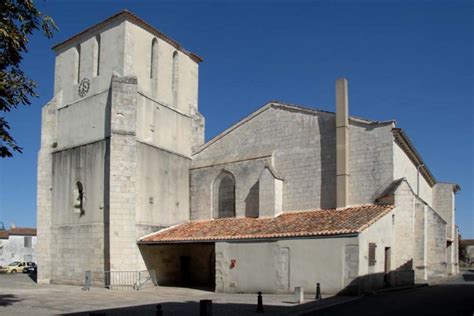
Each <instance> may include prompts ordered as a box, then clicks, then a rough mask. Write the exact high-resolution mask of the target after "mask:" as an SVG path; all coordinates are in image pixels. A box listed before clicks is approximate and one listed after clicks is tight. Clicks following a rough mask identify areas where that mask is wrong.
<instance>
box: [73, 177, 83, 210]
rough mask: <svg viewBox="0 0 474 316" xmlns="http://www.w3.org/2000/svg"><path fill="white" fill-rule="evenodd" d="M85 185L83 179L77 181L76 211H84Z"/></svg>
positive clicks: (75, 194)
mask: <svg viewBox="0 0 474 316" xmlns="http://www.w3.org/2000/svg"><path fill="white" fill-rule="evenodd" d="M84 201H85V195H84V187H83V186H82V183H81V181H77V182H76V187H75V188H74V211H75V212H76V213H81V214H82V213H83V212H84Z"/></svg>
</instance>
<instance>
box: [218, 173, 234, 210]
mask: <svg viewBox="0 0 474 316" xmlns="http://www.w3.org/2000/svg"><path fill="white" fill-rule="evenodd" d="M213 194H214V198H213V199H214V217H217V218H223V217H235V179H234V176H233V175H232V174H231V173H230V172H228V171H222V172H221V174H220V175H219V176H218V177H217V178H216V180H215V181H214V186H213Z"/></svg>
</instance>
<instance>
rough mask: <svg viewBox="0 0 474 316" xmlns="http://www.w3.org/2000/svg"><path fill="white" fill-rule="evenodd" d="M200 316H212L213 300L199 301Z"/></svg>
mask: <svg viewBox="0 0 474 316" xmlns="http://www.w3.org/2000/svg"><path fill="white" fill-rule="evenodd" d="M199 316H212V300H200V301H199Z"/></svg>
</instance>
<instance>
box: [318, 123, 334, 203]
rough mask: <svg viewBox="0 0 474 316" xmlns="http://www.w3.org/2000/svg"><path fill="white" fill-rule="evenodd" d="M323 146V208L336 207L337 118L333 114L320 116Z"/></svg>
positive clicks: (321, 145) (320, 133) (321, 143)
mask: <svg viewBox="0 0 474 316" xmlns="http://www.w3.org/2000/svg"><path fill="white" fill-rule="evenodd" d="M318 121H319V124H318V126H319V135H320V148H321V156H320V161H321V194H320V195H319V196H320V197H321V200H320V203H321V208H323V209H328V208H334V207H336V133H335V130H336V129H335V126H336V119H335V117H333V116H326V115H323V116H319V117H318Z"/></svg>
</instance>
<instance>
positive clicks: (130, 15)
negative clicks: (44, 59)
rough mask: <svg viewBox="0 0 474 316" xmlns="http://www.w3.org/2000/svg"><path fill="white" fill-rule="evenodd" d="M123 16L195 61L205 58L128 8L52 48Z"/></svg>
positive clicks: (55, 47) (55, 48) (65, 43)
mask: <svg viewBox="0 0 474 316" xmlns="http://www.w3.org/2000/svg"><path fill="white" fill-rule="evenodd" d="M121 17H124V18H125V19H129V20H130V21H131V22H135V23H136V24H137V25H138V26H141V27H142V28H143V29H145V30H147V31H148V32H150V33H153V34H154V35H155V36H157V37H159V38H161V39H162V40H164V41H165V42H167V43H168V44H170V45H171V46H173V47H175V48H176V49H177V50H179V51H181V52H182V53H183V54H185V55H187V56H189V57H190V58H191V59H192V60H194V61H195V62H197V63H199V62H202V61H203V59H202V58H201V57H200V56H198V55H197V54H194V53H193V52H191V51H189V50H187V49H185V48H184V47H183V46H182V45H181V44H180V43H178V42H177V41H175V40H174V39H172V38H171V37H169V36H168V35H166V34H165V33H163V32H161V31H160V30H158V29H157V28H156V27H154V26H153V25H151V24H150V23H148V22H146V21H145V20H143V19H142V18H140V17H138V16H137V15H135V14H134V13H132V12H131V11H129V10H127V9H124V10H121V11H119V12H117V13H115V14H113V15H111V16H109V17H108V18H105V19H104V20H102V21H100V22H98V23H96V24H93V25H92V26H89V27H87V28H86V29H84V30H82V31H80V32H79V33H76V34H74V35H72V36H71V37H68V38H67V39H65V40H64V41H62V42H60V43H58V44H56V45H54V46H53V47H52V49H53V50H54V51H57V50H59V49H61V48H62V47H64V46H66V45H67V44H69V43H70V42H71V41H73V40H74V39H77V38H79V37H81V36H83V35H85V34H87V33H89V32H92V31H94V30H96V29H98V28H100V27H102V26H104V25H106V24H108V23H110V22H112V21H114V20H115V19H119V18H121Z"/></svg>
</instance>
